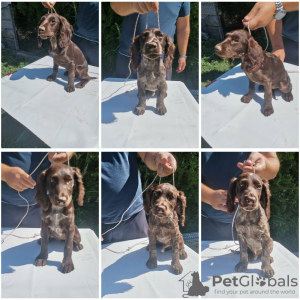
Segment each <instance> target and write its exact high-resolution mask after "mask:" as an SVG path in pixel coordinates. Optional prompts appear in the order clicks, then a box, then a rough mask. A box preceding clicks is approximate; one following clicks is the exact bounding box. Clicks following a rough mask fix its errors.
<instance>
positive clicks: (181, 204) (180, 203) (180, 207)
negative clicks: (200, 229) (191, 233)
mask: <svg viewBox="0 0 300 300" xmlns="http://www.w3.org/2000/svg"><path fill="white" fill-rule="evenodd" d="M185 208H186V197H185V195H184V192H180V191H179V192H178V196H177V204H176V207H175V211H176V212H177V215H178V216H179V218H180V224H181V226H184V222H185Z"/></svg>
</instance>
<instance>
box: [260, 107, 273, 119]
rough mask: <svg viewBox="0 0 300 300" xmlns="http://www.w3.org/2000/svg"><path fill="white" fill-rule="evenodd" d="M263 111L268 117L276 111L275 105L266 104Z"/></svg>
mask: <svg viewBox="0 0 300 300" xmlns="http://www.w3.org/2000/svg"><path fill="white" fill-rule="evenodd" d="M262 113H263V115H264V116H265V117H268V116H270V115H272V114H273V113H274V109H273V106H272V105H271V106H264V107H263V109H262Z"/></svg>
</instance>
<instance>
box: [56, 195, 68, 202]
mask: <svg viewBox="0 0 300 300" xmlns="http://www.w3.org/2000/svg"><path fill="white" fill-rule="evenodd" d="M66 201H67V197H65V196H59V197H58V199H57V202H58V203H60V204H63V203H65V202H66Z"/></svg>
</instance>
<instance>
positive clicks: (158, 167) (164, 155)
mask: <svg viewBox="0 0 300 300" xmlns="http://www.w3.org/2000/svg"><path fill="white" fill-rule="evenodd" d="M138 154H139V156H140V157H141V159H142V160H143V162H144V163H145V164H146V166H147V167H148V168H149V169H150V170H152V171H157V174H158V176H160V177H165V176H169V175H171V174H172V173H173V172H175V171H176V169H177V162H176V159H175V157H174V156H173V155H172V154H171V153H169V152H138Z"/></svg>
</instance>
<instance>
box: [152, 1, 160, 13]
mask: <svg viewBox="0 0 300 300" xmlns="http://www.w3.org/2000/svg"><path fill="white" fill-rule="evenodd" d="M152 10H153V12H154V13H157V12H158V10H159V3H158V2H153V6H152Z"/></svg>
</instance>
